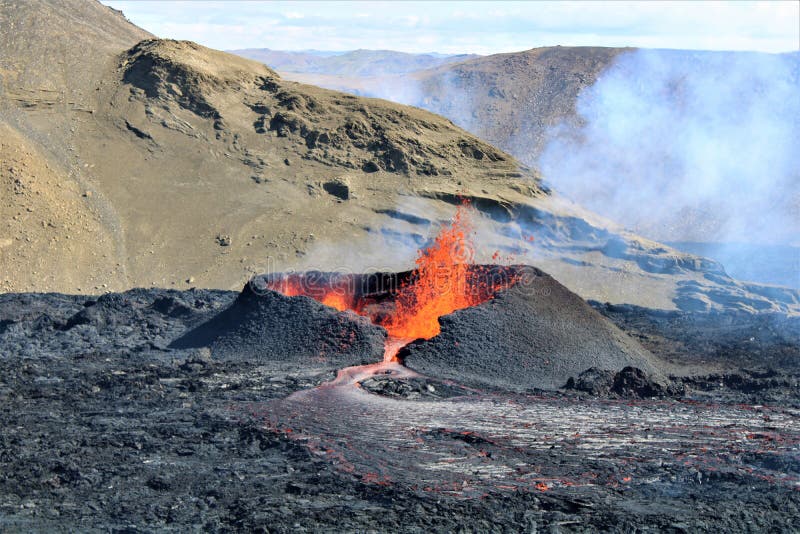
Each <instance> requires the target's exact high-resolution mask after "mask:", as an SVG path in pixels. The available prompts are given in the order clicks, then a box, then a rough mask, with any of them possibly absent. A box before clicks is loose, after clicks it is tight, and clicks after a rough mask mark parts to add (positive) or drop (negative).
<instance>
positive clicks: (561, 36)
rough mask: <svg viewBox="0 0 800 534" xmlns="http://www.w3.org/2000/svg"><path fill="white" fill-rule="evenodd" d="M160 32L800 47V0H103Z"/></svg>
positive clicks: (261, 44) (411, 41)
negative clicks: (222, 0)
mask: <svg viewBox="0 0 800 534" xmlns="http://www.w3.org/2000/svg"><path fill="white" fill-rule="evenodd" d="M102 2H103V3H104V4H106V5H108V6H111V7H114V8H116V9H120V10H122V11H123V12H124V13H125V15H126V16H127V17H128V19H129V20H130V21H131V22H133V23H134V24H136V25H138V26H140V27H142V28H144V29H146V30H148V31H150V32H151V33H154V34H155V35H157V36H158V37H164V38H172V39H188V40H191V41H195V42H198V43H200V44H202V45H205V46H208V47H211V48H216V49H220V50H233V49H241V48H271V49H273V50H309V49H314V50H330V51H344V50H355V49H359V48H365V49H386V50H399V51H402V52H410V53H425V52H439V53H445V54H461V53H474V54H494V53H500V52H514V51H520V50H527V49H530V48H535V47H540V46H554V45H563V46H613V47H620V46H633V47H641V48H678V49H697V50H754V51H762V52H786V51H793V50H798V49H800V1H798V0H786V1H775V2H768V1H757V2H745V1H730V2H710V1H709V2H701V1H684V2H672V1H659V2H649V1H638V2H599V1H591V2H567V1H562V2H546V1H530V2H498V1H492V2H477V1H476V2H455V1H453V2H397V1H394V2H363V1H362V2H335V1H324V2H316V1H303V2H280V1H274V2H267V1H225V2H220V1H171V0H158V1H129V0H102Z"/></svg>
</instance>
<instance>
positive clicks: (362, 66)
mask: <svg viewBox="0 0 800 534" xmlns="http://www.w3.org/2000/svg"><path fill="white" fill-rule="evenodd" d="M230 52H231V53H233V54H237V55H239V56H242V57H246V58H249V59H254V60H256V61H260V62H262V63H264V64H265V65H267V66H268V67H271V68H273V69H275V70H277V71H281V72H297V73H307V74H327V75H333V76H345V77H353V76H357V77H369V76H388V75H397V74H407V73H409V72H415V71H418V70H423V69H430V68H433V67H438V66H440V65H447V64H450V63H457V62H459V61H464V60H466V59H470V58H475V57H478V56H476V55H474V54H461V55H442V54H407V53H404V52H395V51H392V50H353V51H350V52H341V53H327V54H324V53H321V52H319V51H303V52H282V51H280V50H270V49H268V48H248V49H244V50H230Z"/></svg>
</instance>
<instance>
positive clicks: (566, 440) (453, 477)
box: [0, 271, 800, 532]
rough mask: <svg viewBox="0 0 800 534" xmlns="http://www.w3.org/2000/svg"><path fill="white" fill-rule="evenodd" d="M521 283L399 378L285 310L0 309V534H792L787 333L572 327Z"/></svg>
mask: <svg viewBox="0 0 800 534" xmlns="http://www.w3.org/2000/svg"><path fill="white" fill-rule="evenodd" d="M532 272H533V273H534V274H535V275H536V277H537V278H536V280H537V282H536V283H535V284H534V285H533V287H535V288H538V292H535V293H534V294H532V295H531V294H529V293H522V290H523V289H524V287H522V286H519V287H517V286H513V287H511V288H510V289H508V290H506V291H504V292H500V293H498V294H497V295H495V297H494V298H493V299H490V300H489V301H487V302H484V303H483V304H480V305H479V306H477V307H475V308H468V309H464V310H460V311H457V312H455V313H454V314H452V315H450V316H446V317H444V318H442V321H441V322H442V332H441V334H439V336H438V337H434V338H433V339H430V340H427V341H424V342H423V341H418V342H414V343H412V345H411V346H410V347H408V349H407V352H405V353H404V358H405V359H406V363H407V364H408V365H409V366H411V367H413V369H409V368H408V367H403V366H402V365H400V364H399V363H391V364H373V365H372V366H366V367H357V368H351V369H350V370H347V371H346V372H345V371H342V370H341V367H345V366H348V365H352V364H361V363H365V362H367V363H368V362H375V361H379V360H380V357H381V351H382V343H383V340H384V339H385V331H384V330H383V329H382V328H380V327H378V326H375V325H373V324H371V323H370V322H369V321H366V320H365V318H364V317H361V316H358V315H356V314H354V313H352V312H340V311H337V310H335V309H333V308H329V307H326V306H323V305H322V304H320V303H318V302H316V301H314V300H313V299H310V298H308V297H299V296H298V297H286V296H283V295H279V294H277V293H274V292H271V291H262V290H260V289H257V288H256V289H254V288H253V287H251V286H248V287H247V288H245V289H244V291H242V292H241V293H236V292H229V291H209V290H188V291H170V290H162V289H147V290H144V289H140V290H132V291H127V292H124V293H110V294H107V295H103V296H99V297H91V296H85V295H80V296H76V295H63V294H54V293H50V294H4V295H0V403H1V404H2V406H3V407H4V409H3V410H2V411H1V412H0V530H3V531H9V532H29V531H59V530H82V531H100V530H102V531H108V530H119V531H131V532H135V531H154V530H188V529H196V528H200V529H203V530H210V531H221V530H252V531H269V532H289V531H293V532H295V531H304V530H305V531H321V530H322V531H325V530H328V531H329V530H340V531H397V532H431V531H433V532H444V531H456V530H459V529H463V530H465V531H492V530H498V531H513V532H516V531H526V532H530V531H536V530H542V529H556V530H562V531H648V530H659V531H667V532H683V531H709V530H720V531H796V530H798V529H800V491H798V487H800V486H799V485H798V484H800V463H798V444H800V431H799V430H798V425H797V421H798V415H800V411H798V410H800V398H798V395H797V384H798V378H800V372H798V367H797V363H796V362H797V361H800V358H799V357H800V355H798V354H797V350H798V349H797V347H798V346H800V345H799V344H798V343H797V336H796V333H795V329H794V327H795V326H796V324H795V323H794V322H792V321H791V320H790V319H787V318H778V317H774V316H769V317H767V316H760V315H758V314H750V315H747V314H739V313H737V314H734V315H727V314H708V313H685V314H679V315H676V314H671V315H670V314H666V315H665V314H664V313H662V312H658V311H655V310H644V309H641V308H632V307H631V308H625V307H614V308H610V307H606V306H603V305H600V304H597V303H595V304H594V307H595V308H596V309H597V310H599V311H600V312H601V313H595V312H594V311H593V310H591V309H590V308H589V306H588V305H587V304H585V303H584V302H583V301H581V300H580V299H578V298H577V297H574V296H573V295H571V294H569V293H567V292H565V290H563V289H561V288H560V286H558V285H556V284H555V283H554V282H550V281H549V280H550V279H549V278H548V277H547V276H546V275H544V274H543V273H540V272H538V271H532ZM390 278H391V277H389V278H387V279H390ZM545 288H549V289H550V294H549V295H547V291H545ZM373 289H374V288H373ZM389 289H390V290H389V293H391V286H389ZM559 292H562V293H559ZM377 293H379V292H374V291H373V292H371V293H369V294H371V295H373V297H374V296H375V295H376V294H377ZM548 298H550V299H553V300H552V301H548V300H547V299H548ZM377 300H381V299H377ZM549 302H552V304H550V303H549ZM559 310H560V311H559ZM532 313H535V314H537V317H535V318H532V317H530V315H531V314H532ZM503 321H507V322H509V323H511V325H514V326H513V328H514V329H516V330H524V332H525V337H522V336H521V335H520V337H514V335H512V333H511V332H510V330H508V329H503V328H499V329H498V326H497V325H498V324H499V323H502V322H503ZM515 321H516V322H515ZM498 322H499V323H498ZM612 323H614V324H616V325H617V326H614V324H612ZM682 324H693V325H695V326H694V327H693V328H692V329H690V330H687V329H685V328H681V327H680V325H682ZM508 328H509V329H510V328H512V326H509V327H508ZM332 330H335V332H333V335H334V338H335V339H338V340H339V341H342V340H345V341H347V342H348V343H350V345H348V348H347V349H346V350H345V349H343V348H342V347H341V346H340V345H338V344H334V343H332V342H331V339H332V338H330V337H328V336H329V335H332ZM336 332H346V334H341V336H342V337H341V338H336V337H335V336H336V335H338V334H336ZM350 333H352V336H351V335H350ZM684 333H686V334H685V335H684ZM581 336H589V337H593V336H594V337H597V339H599V340H601V341H597V342H596V344H595V345H589V347H590V348H587V349H586V351H585V352H584V353H582V354H583V355H581V356H580V358H582V359H576V360H568V359H567V358H566V356H563V357H564V362H563V363H560V362H559V361H554V360H553V359H555V358H558V357H560V356H559V354H561V355H564V354H566V353H568V352H569V351H570V350H572V348H575V347H578V346H579V345H580V344H581V343H582V342H583V339H584V338H583V337H581ZM440 338H441V339H440ZM632 338H635V339H636V340H637V341H633V340H632ZM602 340H604V341H602ZM320 341H321V342H322V343H323V346H322V347H315V348H317V349H319V350H317V351H313V350H311V348H310V347H312V346H313V344H314V343H317V342H320ZM456 342H458V343H459V346H462V347H463V352H462V354H464V357H463V358H462V361H459V360H458V359H457V358H455V356H456V355H457V354H458V352H456V351H455V350H454V349H453V347H454V346H455V343H456ZM481 343H485V347H486V349H485V350H484V353H485V354H484V359H485V362H487V363H484V364H482V365H484V366H485V369H484V368H482V367H481V366H479V365H478V363H477V362H478V361H479V355H480V354H479V352H478V351H479V349H480V347H481ZM748 343H750V344H755V345H756V346H757V348H758V351H759V354H760V355H762V356H763V361H768V362H771V364H772V368H771V369H760V368H758V366H755V365H753V362H752V361H751V360H749V359H748V357H747V353H746V352H745V351H744V349H741V347H746V346H747V344H748ZM614 347H617V348H619V351H620V354H621V355H617V356H616V358H617V359H608V358H606V357H605V356H604V355H609V354H611V353H612V351H613V348H614ZM643 347H646V348H643ZM634 349H635V350H634ZM351 350H352V351H354V353H351V352H350V351H351ZM793 350H794V351H795V352H794V353H793V352H792V351H793ZM536 351H541V352H548V355H549V358H548V359H550V361H551V362H553V364H554V367H555V368H559V369H562V370H561V371H559V372H560V373H563V374H550V375H547V376H548V380H549V381H550V383H552V384H555V385H554V386H553V387H547V383H546V382H541V383H538V385H537V383H536V382H535V381H532V379H531V377H532V376H533V375H534V374H535V373H536V372H538V371H537V369H540V370H541V371H542V372H544V370H545V369H546V368H545V367H544V365H545V364H544V358H542V360H541V361H540V362H538V363H537V360H535V359H534V355H535V353H536ZM559 351H560V352H559ZM626 351H627V352H626ZM320 353H321V354H322V356H320ZM773 353H774V354H773ZM353 354H355V355H353ZM423 354H427V355H428V356H429V357H430V360H426V361H424V363H421V362H423V359H422V356H423ZM593 354H594V355H597V357H596V358H595V357H593V356H592V355H593ZM770 354H773V357H770ZM525 355H528V356H525ZM245 356H246V357H245ZM679 356H680V357H679ZM634 357H638V358H642V359H641V360H634V359H632V358H634ZM609 358H610V356H609ZM667 360H668V361H669V362H668V363H669V365H671V366H672V369H679V370H683V371H684V372H683V373H675V374H670V375H669V376H665V375H664V374H663V372H662V371H661V370H660V368H656V369H648V368H646V365H645V364H646V363H647V362H656V363H657V364H658V365H659V366H660V365H663V363H662V362H665V361H667ZM493 361H494V362H497V364H496V365H498V366H503V367H505V368H506V369H505V370H503V371H502V372H501V371H496V370H495V371H492V370H491V365H490V363H488V362H493ZM520 362H525V364H523V363H520ZM576 362H577V363H576ZM583 363H586V364H587V368H586V369H580V367H581V365H583ZM589 364H590V365H589ZM526 365H533V367H532V368H531V369H528V367H526ZM653 365H654V366H655V365H656V364H653ZM537 366H538V367H537ZM570 369H575V370H576V371H575V372H574V373H572V371H570ZM665 369H666V368H665ZM337 370H339V372H338V377H337ZM482 372H483V373H485V374H481V373H482ZM567 375H570V376H568V377H567V378H566V379H565V380H564V383H563V384H559V381H560V379H561V378H563V377H566V376H567ZM515 377H516V378H515ZM567 386H568V387H567Z"/></svg>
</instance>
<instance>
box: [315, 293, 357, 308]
mask: <svg viewBox="0 0 800 534" xmlns="http://www.w3.org/2000/svg"><path fill="white" fill-rule="evenodd" d="M320 302H321V303H323V304H324V305H326V306H330V307H331V308H335V309H337V310H339V311H345V310H348V309H350V299H349V298H347V296H346V295H342V294H340V293H336V292H332V293H328V294H327V295H325V296H323V297H322V299H321V300H320Z"/></svg>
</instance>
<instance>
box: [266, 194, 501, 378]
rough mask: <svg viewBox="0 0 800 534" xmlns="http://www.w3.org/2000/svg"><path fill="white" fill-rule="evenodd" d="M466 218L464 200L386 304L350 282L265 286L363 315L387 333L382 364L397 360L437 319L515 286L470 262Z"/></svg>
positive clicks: (430, 332)
mask: <svg viewBox="0 0 800 534" xmlns="http://www.w3.org/2000/svg"><path fill="white" fill-rule="evenodd" d="M470 216H471V212H470V206H469V203H468V202H464V203H463V204H461V205H460V206H458V208H457V210H456V213H455V215H454V217H453V219H452V220H451V221H450V224H449V225H447V226H444V227H443V228H442V229H441V230H440V231H439V234H438V235H437V236H436V237H435V238H434V239H433V241H432V242H431V244H430V245H429V246H428V247H426V248H424V249H421V250H420V251H419V252H418V254H417V259H416V262H415V268H414V270H413V271H412V272H411V273H410V276H409V277H408V278H407V279H406V280H404V281H402V282H401V283H399V284H398V286H397V287H396V288H394V289H393V290H392V295H391V298H390V299H389V300H390V302H388V303H382V305H375V303H374V302H371V301H370V298H369V297H367V296H364V295H358V294H356V291H355V290H354V287H353V284H348V283H342V282H336V281H330V280H325V281H324V283H316V282H315V281H311V280H308V279H306V278H304V277H303V275H299V276H293V277H281V278H278V279H276V280H274V281H272V282H270V284H269V285H268V287H269V288H270V289H272V290H274V291H278V292H280V293H283V294H284V295H287V296H298V295H303V296H307V297H311V298H314V299H315V300H317V301H319V302H321V303H322V304H325V305H327V306H330V307H332V308H335V309H336V310H339V311H345V310H349V311H353V312H355V313H357V314H359V315H365V316H367V317H369V318H370V320H371V321H372V322H374V323H375V324H378V325H380V326H383V327H384V328H385V329H386V331H387V332H388V333H389V338H388V339H387V341H386V349H385V353H384V361H386V362H389V361H397V353H398V352H399V350H400V349H401V348H402V347H403V346H405V345H407V344H408V343H410V342H411V341H413V340H415V339H430V338H432V337H434V336H436V335H438V334H439V332H440V325H439V318H440V317H442V316H444V315H448V314H450V313H453V312H454V311H457V310H460V309H463V308H468V307H470V306H477V305H478V304H481V303H483V302H486V301H487V300H489V299H491V298H493V297H494V295H495V294H496V293H497V292H499V291H501V290H503V289H506V288H508V287H510V286H512V285H513V284H514V283H516V281H517V277H516V276H515V275H514V274H513V273H511V272H509V273H507V274H508V276H504V277H497V276H492V274H491V272H490V269H488V268H486V267H484V266H478V265H475V264H474V262H473V255H474V254H473V251H474V247H473V243H472V239H471V238H472V226H471V219H470Z"/></svg>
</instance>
